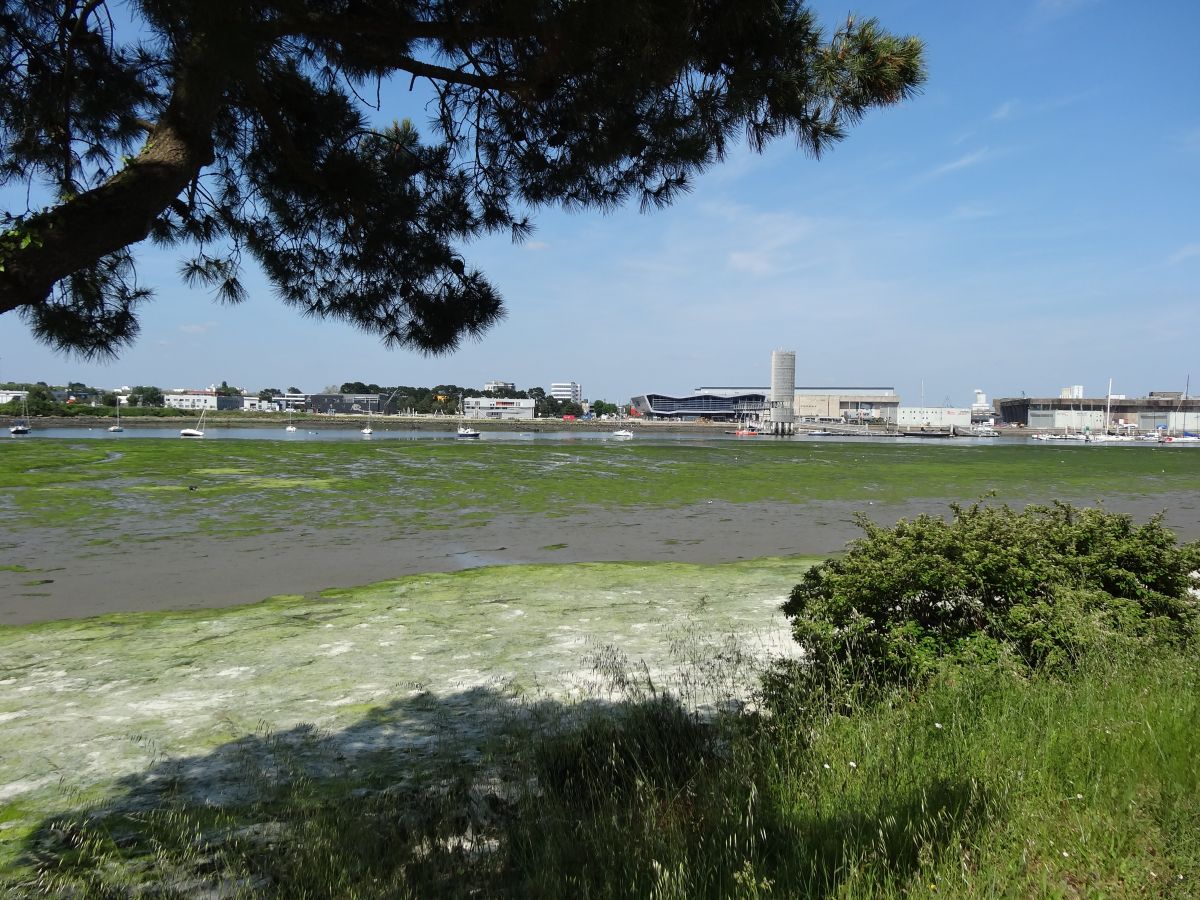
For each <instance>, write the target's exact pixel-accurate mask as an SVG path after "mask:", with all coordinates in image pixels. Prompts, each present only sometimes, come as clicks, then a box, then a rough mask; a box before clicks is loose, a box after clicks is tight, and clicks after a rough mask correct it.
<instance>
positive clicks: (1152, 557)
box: [776, 503, 1200, 688]
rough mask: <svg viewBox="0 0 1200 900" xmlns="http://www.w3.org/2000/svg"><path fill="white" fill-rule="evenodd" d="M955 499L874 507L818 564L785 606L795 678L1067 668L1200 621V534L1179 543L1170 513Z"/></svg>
mask: <svg viewBox="0 0 1200 900" xmlns="http://www.w3.org/2000/svg"><path fill="white" fill-rule="evenodd" d="M952 508H953V511H954V514H953V517H952V518H951V520H950V521H949V522H947V521H943V520H942V519H939V518H936V517H933V516H920V517H918V518H916V519H914V520H913V521H911V522H908V521H901V522H900V523H898V524H897V525H896V526H895V527H892V528H884V527H880V526H878V525H875V524H873V523H871V522H869V521H867V520H865V519H864V520H862V521H860V525H861V526H862V528H863V529H864V531H865V532H866V536H865V537H863V538H861V539H859V540H857V541H855V542H853V543H852V544H851V545H850V548H849V550H848V552H847V553H846V554H845V556H843V557H841V558H838V559H833V560H829V561H826V562H823V563H821V564H820V565H817V566H814V567H813V568H812V569H810V570H809V571H808V572H806V573H805V575H804V580H803V581H802V582H801V583H800V584H798V585H796V587H795V588H794V589H793V591H792V593H791V597H790V598H789V599H788V601H787V603H785V604H784V606H783V609H784V611H785V612H786V613H787V614H788V615H789V616H790V617H791V618H792V623H793V633H794V635H795V638H796V640H797V641H798V642H799V643H800V644H801V645H802V646H803V647H804V648H805V650H806V654H807V655H806V659H805V663H804V664H803V665H799V666H796V667H794V668H793V670H792V675H793V676H797V675H799V676H801V677H802V679H803V680H806V681H807V680H809V679H811V680H813V681H816V682H817V683H822V684H826V685H828V684H830V683H834V682H838V681H841V682H844V683H854V684H857V685H858V686H859V687H862V686H867V687H868V688H869V687H870V686H871V685H882V684H894V683H909V682H914V681H920V680H923V679H924V678H926V677H928V676H929V675H931V674H932V673H933V672H934V671H935V670H936V669H937V668H938V667H939V666H940V665H941V664H942V662H943V661H944V660H947V659H957V660H969V659H976V660H978V659H993V660H995V659H1001V658H1003V659H1005V660H1010V659H1011V660H1013V661H1015V662H1017V663H1018V664H1019V665H1021V666H1023V667H1026V668H1028V669H1030V670H1034V669H1040V668H1052V669H1059V668H1062V667H1067V666H1070V665H1072V664H1073V663H1074V662H1075V661H1076V660H1077V659H1078V658H1079V657H1080V656H1081V655H1085V654H1087V653H1089V652H1090V651H1094V650H1098V649H1103V648H1106V647H1109V646H1111V645H1113V644H1116V643H1126V642H1144V643H1145V644H1146V646H1151V645H1153V644H1154V643H1155V642H1158V641H1166V642H1173V643H1179V642H1182V641H1185V640H1186V639H1188V638H1190V637H1192V636H1193V635H1194V634H1195V633H1196V628H1197V622H1198V618H1197V601H1196V598H1195V597H1194V596H1193V595H1192V594H1190V593H1189V589H1190V588H1191V587H1193V586H1194V585H1195V584H1196V580H1197V579H1196V576H1194V575H1193V574H1192V573H1194V572H1195V571H1196V570H1197V569H1198V568H1200V544H1185V545H1180V544H1177V543H1176V540H1175V536H1174V535H1173V534H1172V533H1171V532H1170V531H1169V530H1167V529H1166V528H1165V527H1163V525H1162V521H1161V518H1160V517H1156V518H1154V519H1152V520H1151V521H1150V522H1149V523H1148V524H1146V525H1140V526H1139V525H1135V524H1134V523H1133V521H1132V519H1131V517H1129V516H1126V515H1118V514H1116V513H1110V512H1106V511H1105V510H1102V509H1076V508H1074V507H1072V506H1070V505H1068V504H1065V503H1055V504H1054V505H1053V506H1050V507H1041V506H1031V507H1029V508H1027V509H1025V510H1024V511H1023V512H1016V511H1014V510H1012V509H1010V508H1009V507H1007V506H1002V507H999V508H996V507H987V506H984V505H982V504H975V505H973V506H969V507H959V506H954V507H952ZM778 686H779V685H778V684H777V685H776V687H778Z"/></svg>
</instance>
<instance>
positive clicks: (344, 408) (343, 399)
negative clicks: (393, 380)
mask: <svg viewBox="0 0 1200 900" xmlns="http://www.w3.org/2000/svg"><path fill="white" fill-rule="evenodd" d="M386 399H387V398H385V397H383V396H382V395H380V394H309V395H308V407H307V409H308V411H309V412H314V413H326V414H331V415H332V414H342V415H366V414H367V413H368V412H374V413H383V414H391V413H394V412H395V409H394V408H393V407H394V403H387V404H385V402H384V401H385V400H386Z"/></svg>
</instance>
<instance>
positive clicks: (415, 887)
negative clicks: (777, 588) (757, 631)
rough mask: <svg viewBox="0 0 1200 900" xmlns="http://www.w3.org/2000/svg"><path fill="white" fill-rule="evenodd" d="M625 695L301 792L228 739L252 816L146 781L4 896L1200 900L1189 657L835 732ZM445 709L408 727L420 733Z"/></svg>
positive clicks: (632, 691)
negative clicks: (459, 750) (451, 755)
mask: <svg viewBox="0 0 1200 900" xmlns="http://www.w3.org/2000/svg"><path fill="white" fill-rule="evenodd" d="M726 664H727V665H735V666H736V665H737V664H738V663H737V661H736V660H730V661H726ZM609 674H613V675H616V674H618V673H617V672H616V671H613V672H610V673H609ZM624 686H625V689H626V695H625V699H624V700H623V701H621V702H618V703H616V704H615V705H609V706H605V707H604V708H597V707H595V706H593V707H591V708H584V707H580V706H571V705H560V704H541V705H537V706H533V707H524V708H521V709H519V710H516V711H513V710H510V711H509V713H508V714H505V715H500V716H498V717H497V719H496V720H495V722H494V723H493V725H494V727H493V728H492V729H491V731H490V732H489V735H488V737H487V739H486V740H484V741H482V742H481V743H480V744H479V745H478V746H477V748H476V751H475V752H474V753H473V754H471V755H468V756H467V757H460V758H458V759H455V760H449V759H442V760H441V761H439V762H436V763H430V764H428V765H425V766H421V765H417V764H414V763H413V762H412V761H411V760H406V759H405V758H404V757H403V755H402V754H396V753H394V752H391V751H389V750H388V749H387V748H386V747H383V748H380V749H378V750H377V751H375V752H374V753H373V754H370V755H369V756H368V757H362V758H358V759H356V760H354V762H353V763H349V762H347V763H343V764H341V765H338V764H337V761H336V760H329V762H330V763H331V764H330V765H329V766H328V767H327V768H326V769H325V770H324V771H320V770H315V769H314V767H313V765H312V759H313V756H312V753H311V751H312V750H313V749H314V748H316V751H317V752H318V754H319V753H320V752H321V750H322V749H324V750H325V751H326V752H330V751H329V748H330V747H332V746H334V745H335V744H336V741H334V740H333V738H334V737H335V736H334V735H330V734H326V733H322V732H320V731H318V730H315V729H298V730H296V731H295V732H293V733H290V734H287V735H279V734H271V733H260V734H257V735H255V736H252V737H247V738H245V739H243V740H242V741H240V742H238V744H237V745H236V746H232V747H225V748H220V752H221V753H222V756H221V761H222V762H223V763H224V764H227V765H230V766H233V767H235V768H236V769H237V771H238V772H239V776H240V777H241V778H242V779H243V780H244V781H245V782H246V784H248V785H253V787H254V795H255V798H256V799H254V800H253V801H252V802H244V803H239V802H237V801H236V800H229V799H226V800H225V801H224V802H220V803H217V804H215V805H214V804H211V803H202V802H201V803H197V802H195V801H194V800H191V799H189V798H188V795H187V793H186V792H184V791H177V790H176V789H174V788H172V786H171V784H170V783H169V780H168V783H158V784H157V787H155V788H154V790H152V791H149V792H148V791H147V786H148V785H150V784H154V782H147V781H144V780H141V779H130V781H129V784H130V785H131V791H133V787H132V786H134V785H136V786H138V787H139V788H140V789H141V790H142V794H141V797H142V801H143V802H142V804H141V806H140V807H139V808H138V809H136V810H135V811H116V810H115V809H114V808H113V807H111V806H107V807H105V806H101V807H97V808H96V809H94V810H93V811H92V813H90V814H78V815H75V816H67V817H60V818H55V819H51V820H47V821H45V822H44V823H42V825H41V826H40V827H38V828H37V829H35V830H33V831H31V832H30V833H29V835H28V838H27V841H26V851H25V856H24V859H23V866H24V867H25V869H24V872H25V874H23V875H22V874H19V873H17V874H15V879H14V880H13V881H12V882H11V884H12V886H13V890H14V891H16V892H18V893H19V892H21V891H32V890H33V888H34V887H35V884H40V885H42V886H45V887H48V888H49V889H51V892H52V890H63V891H64V892H65V893H68V894H70V893H80V894H87V895H96V896H99V895H103V894H105V893H110V894H112V895H125V894H126V893H132V892H133V891H134V889H135V887H136V886H143V887H144V886H149V885H153V886H155V887H156V888H158V889H165V890H166V891H167V892H168V893H170V892H171V891H172V890H175V891H180V892H183V893H186V892H187V891H189V890H192V891H195V890H200V889H202V888H206V887H212V886H213V885H215V884H217V883H221V884H224V885H226V886H227V887H230V888H233V887H240V888H241V890H242V892H243V894H244V895H245V896H287V897H318V896H319V897H343V896H345V897H406V896H411V897H425V896H464V897H465V896H474V895H484V896H492V897H531V896H536V897H657V898H696V897H712V898H724V897H760V896H777V897H846V898H851V897H854V898H857V897H896V898H899V897H932V896H938V897H942V896H950V897H964V898H966V897H980V898H984V897H1002V896H1012V897H1033V896H1036V897H1147V898H1151V897H1155V898H1157V897H1180V898H1183V897H1191V896H1195V894H1196V888H1197V883H1198V879H1200V763H1198V762H1197V757H1196V754H1195V749H1194V737H1195V734H1196V727H1197V723H1198V722H1200V665H1198V664H1197V661H1196V655H1195V653H1194V652H1188V653H1186V654H1182V655H1176V654H1174V653H1171V654H1167V655H1164V656H1159V657H1158V658H1156V659H1153V660H1140V659H1139V660H1134V659H1124V660H1092V661H1091V662H1090V663H1088V664H1087V665H1085V666H1084V667H1083V668H1082V669H1081V670H1080V671H1079V672H1077V673H1076V674H1075V675H1073V676H1072V677H1070V678H1067V679H1052V678H1047V677H1042V676H1039V677H1035V678H1033V679H1031V680H1026V679H1021V678H1018V677H1015V676H1014V675H1013V674H1012V673H1009V672H1005V671H1002V670H998V669H993V670H979V671H974V672H969V673H962V672H959V673H956V674H953V675H948V676H946V677H944V678H943V679H941V680H940V681H938V682H936V683H934V684H933V685H932V686H931V687H930V688H928V689H927V690H925V691H923V692H921V693H919V694H905V693H896V694H893V695H891V696H890V697H889V698H888V699H887V700H886V701H885V702H883V703H880V704H878V705H876V706H873V707H871V708H869V709H865V710H859V711H857V712H856V714H854V715H849V716H847V715H823V716H817V717H813V716H811V715H803V716H799V717H796V718H794V719H790V718H788V717H783V718H777V719H774V720H764V719H759V718H757V717H755V716H753V715H747V714H724V715H721V716H718V717H717V718H715V719H706V718H701V717H697V716H695V715H693V714H691V713H689V712H687V711H686V710H685V709H684V708H682V707H681V706H680V705H678V704H677V703H676V702H675V701H674V700H673V699H671V698H668V697H664V696H663V695H661V694H660V693H659V692H658V691H657V689H656V688H654V687H653V686H652V685H651V684H650V682H648V681H647V680H646V679H645V678H638V677H636V673H630V672H626V673H624ZM444 702H445V701H444V699H443V700H438V699H436V698H426V699H425V700H421V699H420V698H418V699H416V700H414V701H412V703H411V704H409V706H408V708H407V709H406V711H405V712H406V714H407V715H409V716H414V717H416V716H427V717H431V718H433V719H437V718H438V717H439V716H440V715H443V714H444V713H445V708H444V705H443V704H444ZM395 712H396V710H395V709H392V710H374V711H372V712H369V713H367V714H366V715H365V717H364V721H365V720H369V719H372V718H375V719H378V718H379V717H380V716H383V717H384V718H387V717H388V716H391V715H394V713H395ZM304 750H307V751H310V752H309V753H308V754H307V755H306V754H305V753H304V752H302V751H304ZM204 763H205V760H204V759H203V758H197V759H194V760H191V761H190V762H189V764H190V765H193V766H199V765H203V764H204ZM164 771H165V770H164ZM159 778H160V779H161V778H162V773H160V774H159ZM147 798H150V799H149V800H147ZM34 870H36V871H37V872H38V875H37V876H35V875H34V874H33V872H34ZM37 877H40V879H41V880H40V882H35V878H37Z"/></svg>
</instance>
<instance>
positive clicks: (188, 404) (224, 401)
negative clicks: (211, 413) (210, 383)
mask: <svg viewBox="0 0 1200 900" xmlns="http://www.w3.org/2000/svg"><path fill="white" fill-rule="evenodd" d="M163 406H170V407H173V408H175V409H186V410H204V409H211V410H218V409H220V410H230V409H232V410H240V409H241V408H242V395H241V394H234V395H233V396H225V395H224V394H218V393H217V392H216V391H189V390H186V389H183V388H178V389H176V390H174V391H164V392H163Z"/></svg>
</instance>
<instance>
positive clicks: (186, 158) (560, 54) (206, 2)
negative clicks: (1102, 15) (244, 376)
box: [0, 0, 925, 355]
mask: <svg viewBox="0 0 1200 900" xmlns="http://www.w3.org/2000/svg"><path fill="white" fill-rule="evenodd" d="M111 5H112V6H113V7H114V9H112V10H110V9H109V8H108V7H109V6H110V3H108V2H105V0H97V2H91V3H86V4H78V3H52V2H45V0H39V2H23V3H16V2H7V0H6V2H0V59H2V60H4V64H3V66H0V185H4V186H9V185H11V186H13V187H16V188H18V190H15V191H13V192H11V195H12V196H22V197H24V196H29V195H30V193H31V192H32V191H31V189H33V188H35V187H39V186H40V187H45V188H49V192H50V194H51V196H52V198H53V199H52V201H51V203H50V205H49V206H48V207H47V208H44V209H38V208H36V204H31V205H30V208H25V209H19V208H18V209H12V210H5V211H4V212H3V214H2V215H0V312H5V311H9V310H19V311H20V312H21V314H22V315H23V316H24V317H25V318H26V320H27V321H28V322H29V323H30V325H31V326H32V328H33V331H34V333H35V334H36V335H37V336H38V337H39V338H41V339H42V340H44V341H46V342H47V343H49V344H51V345H53V346H55V347H59V348H65V349H73V350H77V351H79V352H81V353H83V354H85V355H103V354H107V353H112V352H114V351H115V350H117V349H119V348H120V347H121V346H122V345H125V344H128V343H129V342H130V341H132V340H133V339H134V337H135V336H136V334H137V330H138V319H137V307H138V305H139V304H141V303H142V302H144V301H145V300H146V299H147V298H148V297H149V292H148V291H147V289H145V288H143V287H141V286H139V285H138V283H137V277H136V270H135V265H134V259H133V256H132V255H131V253H130V251H129V248H130V247H131V246H132V245H134V244H136V243H137V242H139V241H141V240H143V239H144V238H146V237H150V238H152V239H153V240H155V241H156V242H158V243H159V244H161V245H164V246H173V247H179V248H181V250H182V252H184V253H185V259H184V261H183V262H182V265H181V277H182V278H183V280H184V281H185V282H187V283H188V284H193V285H197V286H201V287H205V288H207V289H209V290H211V291H212V292H213V294H214V295H215V297H216V298H217V299H218V300H220V301H222V302H226V303H238V302H241V301H243V300H244V299H246V291H245V289H244V287H243V286H242V282H241V270H242V265H243V259H244V258H245V257H247V256H249V257H253V258H254V259H255V260H257V262H258V263H259V264H260V265H261V266H262V268H263V269H264V270H265V272H266V273H267V275H268V276H269V278H270V280H271V282H272V283H273V285H274V287H275V289H276V291H277V293H278V294H279V296H280V297H281V298H282V299H283V300H284V302H286V303H288V304H290V305H292V306H295V307H296V308H297V309H299V310H300V311H301V312H302V313H304V314H306V315H313V316H320V317H325V318H333V319H340V320H342V321H345V322H349V323H351V324H353V325H356V326H358V327H360V328H362V329H364V330H367V331H370V332H372V333H374V334H378V335H380V336H381V337H382V338H383V340H384V341H385V342H386V343H388V344H391V345H397V346H403V347H408V348H413V349H418V350H422V351H430V352H439V351H444V350H449V349H453V348H454V347H455V346H456V345H457V344H458V342H459V341H460V340H461V339H462V338H464V337H476V336H478V335H480V334H481V333H482V332H483V331H484V330H486V329H487V328H488V327H489V326H491V325H492V324H494V323H495V322H496V321H497V320H498V319H499V318H500V317H501V316H502V314H503V307H502V303H501V297H500V294H499V292H498V291H497V290H496V288H495V287H494V286H493V285H492V284H491V283H490V282H488V280H487V279H486V278H485V277H484V275H483V274H482V273H481V272H479V271H477V270H475V269H473V268H471V267H470V266H469V265H468V264H467V262H466V261H465V260H464V259H463V257H462V255H461V252H460V248H461V247H462V245H464V244H465V243H467V242H469V241H470V240H471V239H473V238H476V237H479V236H480V235H484V234H488V233H495V232H506V233H510V234H511V235H512V236H513V238H514V239H520V238H522V237H524V236H525V235H527V234H528V233H529V232H530V229H531V226H530V224H529V221H528V218H527V216H528V214H529V211H530V210H531V209H533V208H535V207H537V206H540V205H544V204H555V205H561V206H565V207H569V208H601V209H605V208H611V207H613V206H615V205H617V204H620V203H623V202H625V201H627V200H629V199H633V198H636V199H637V200H638V202H639V203H640V204H641V206H642V207H643V208H650V207H659V206H663V205H665V204H668V203H670V202H671V201H672V200H673V199H674V198H675V197H677V196H678V195H679V194H680V193H681V192H683V191H686V190H688V189H689V187H690V185H691V182H692V180H693V179H694V178H695V176H696V175H697V174H698V173H700V172H702V171H703V170H705V169H706V168H708V167H710V166H711V165H713V164H715V163H717V162H719V161H720V160H722V159H723V158H724V156H725V154H726V153H727V152H728V150H729V148H730V147H731V146H732V145H733V144H735V143H736V142H737V141H739V140H742V139H745V140H747V141H748V143H749V144H750V146H751V147H753V148H754V149H755V150H761V149H762V148H763V146H765V145H766V144H767V143H768V142H769V141H771V140H773V139H775V138H779V137H785V136H791V137H793V138H794V139H795V140H796V141H797V143H798V144H799V146H800V147H801V148H803V149H804V150H805V151H807V152H809V153H811V154H813V155H817V154H819V153H821V152H822V151H823V150H825V149H826V148H828V147H829V146H830V145H831V144H833V143H834V142H836V141H838V140H840V139H841V138H842V137H843V136H844V135H845V133H846V130H847V128H848V127H850V126H852V125H853V124H854V123H856V122H857V121H858V120H859V119H860V118H861V117H862V116H863V115H864V114H865V113H866V112H867V111H868V110H869V109H871V108H872V107H877V106H886V105H890V104H894V103H898V102H900V101H902V100H904V99H905V98H907V97H909V96H911V95H912V94H913V92H914V91H915V90H916V89H917V87H918V86H919V85H920V84H921V82H922V81H923V79H924V77H925V74H924V64H923V61H922V48H921V44H920V42H919V41H918V40H917V39H915V38H910V37H898V36H894V35H891V34H888V33H887V32H885V31H883V30H882V29H881V28H880V27H879V26H878V25H877V24H876V23H875V22H874V21H873V20H864V21H855V20H853V19H850V20H848V21H846V22H845V23H844V24H843V25H842V27H840V28H839V29H838V30H837V31H836V32H835V33H833V34H831V35H829V34H825V33H823V32H822V31H821V29H820V28H819V27H818V26H817V25H816V23H815V22H814V20H813V17H812V15H811V14H810V12H809V11H808V10H807V9H806V8H805V7H804V4H803V2H802V0H784V2H779V0H656V2H649V0H570V2H566V0H482V2H469V3H468V2H462V0H363V2H356V3H353V4H345V3H329V2H325V0H266V2H260V3H254V4H226V3H213V2H211V0H147V2H142V3H137V4H127V5H124V6H122V7H121V8H120V11H119V12H118V11H117V10H116V8H115V6H116V5H115V4H111ZM391 79H395V82H396V84H397V86H403V87H408V88H409V89H411V88H412V87H413V86H414V85H415V83H416V82H417V81H418V80H421V81H422V82H427V83H428V87H429V91H430V93H429V96H430V101H429V110H430V112H431V114H432V123H431V133H430V134H429V135H421V134H419V133H418V131H417V129H416V128H415V127H414V125H413V124H412V123H411V122H408V121H393V122H392V123H391V124H389V125H380V124H378V123H376V122H373V121H371V119H370V116H371V113H370V112H369V111H368V110H369V109H370V108H371V107H373V106H374V100H373V98H375V97H376V96H379V95H381V93H382V92H381V88H382V86H383V85H384V83H385V82H387V81H389V80H391ZM384 112H385V115H386V111H384ZM385 121H386V119H385Z"/></svg>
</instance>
